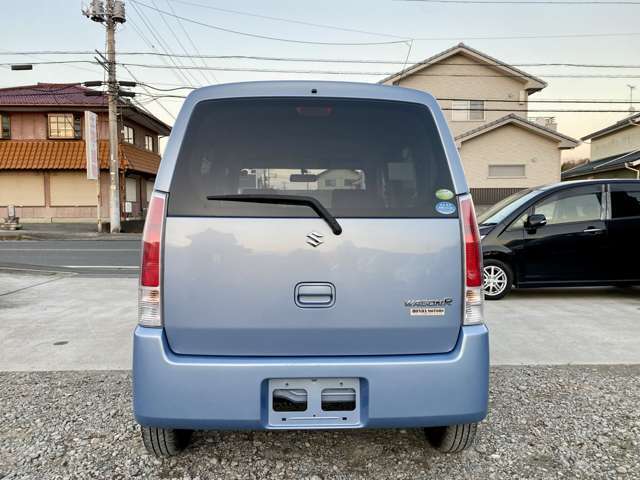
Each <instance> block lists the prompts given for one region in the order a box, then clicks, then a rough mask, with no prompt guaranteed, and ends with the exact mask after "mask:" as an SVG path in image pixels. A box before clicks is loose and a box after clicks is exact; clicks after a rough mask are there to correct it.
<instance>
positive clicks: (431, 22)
mask: <svg viewBox="0 0 640 480" xmlns="http://www.w3.org/2000/svg"><path fill="white" fill-rule="evenodd" d="M82 3H83V2H81V1H79V0H30V1H29V2H15V1H12V0H0V12H2V13H1V14H0V15H1V16H0V18H1V19H2V29H3V35H2V41H1V42H0V63H33V62H41V61H47V60H48V61H55V60H92V58H93V55H79V54H74V55H64V56H63V55H44V54H39V55H31V56H26V55H9V54H8V53H7V52H26V51H43V50H46V51H75V50H83V51H86V50H89V51H92V50H94V49H100V50H103V49H104V43H105V32H104V27H103V26H102V25H101V24H99V23H95V22H92V21H90V20H89V19H87V18H86V17H84V16H82V14H81V7H82ZM85 3H86V2H85ZM125 4H126V10H127V20H128V21H127V22H126V23H125V24H124V25H122V26H121V27H119V29H118V31H117V35H116V42H117V50H118V51H123V52H127V51H128V52H132V51H145V52H149V51H156V52H162V51H163V46H165V47H166V48H167V49H168V50H169V52H170V53H184V52H185V51H186V52H187V53H189V54H193V53H196V51H198V52H199V53H200V54H203V55H234V56H242V55H249V56H263V57H276V58H303V59H340V60H343V61H344V60H346V61H347V62H343V63H318V62H289V61H287V62H282V61H272V60H255V59H250V60H242V59H207V60H206V65H208V66H210V67H219V68H221V70H217V71H213V72H205V71H198V70H189V71H187V72H186V73H184V76H183V74H182V73H181V72H180V71H176V69H173V70H171V69H168V68H161V69H150V68H144V67H137V66H130V67H128V68H129V70H130V72H131V74H130V73H129V72H127V71H125V70H124V69H123V68H122V67H119V68H118V78H119V79H129V80H131V79H133V78H134V77H135V79H137V80H138V81H140V82H145V83H149V84H151V85H153V86H155V87H156V88H174V87H176V86H184V85H189V84H191V85H195V86H201V85H204V84H211V83H228V82H238V81H247V80H274V79H310V80H311V79H316V80H347V81H362V82H376V81H378V80H380V79H381V78H383V77H384V76H385V75H383V74H382V73H391V72H393V71H395V70H398V69H400V68H401V67H402V64H403V62H404V61H405V60H407V54H408V53H409V52H408V48H409V42H407V41H405V40H406V39H417V40H414V41H413V43H412V46H411V52H410V53H409V57H408V63H409V64H410V63H412V62H415V61H420V60H423V59H425V58H427V57H430V56H431V55H433V54H435V53H438V52H440V51H442V50H445V49H447V48H449V47H451V46H452V45H455V44H456V43H458V42H460V41H464V42H465V43H466V44H468V45H470V46H471V47H473V48H476V49H478V50H481V51H483V52H485V53H487V54H489V55H491V56H493V57H495V58H498V59H500V60H502V61H505V62H507V63H510V64H513V65H518V64H531V63H574V64H575V63H581V64H585V63H587V64H607V65H615V64H622V65H636V66H638V68H570V67H561V66H526V67H519V68H521V69H523V70H525V71H527V72H528V73H531V74H534V75H536V76H539V77H541V78H543V79H544V80H546V81H547V82H548V84H549V86H548V87H547V88H545V89H544V90H543V91H542V92H539V93H536V94H534V95H532V96H531V98H530V100H544V99H554V100H555V99H608V100H611V99H615V100H619V101H624V100H628V99H629V88H628V87H627V85H628V84H631V85H637V86H638V87H639V88H638V89H637V90H636V91H635V97H636V100H638V101H640V24H638V18H640V3H638V4H631V5H606V4H605V5H558V4H555V5H553V4H539V5H528V4H520V5H517V4H516V5H514V4H504V3H503V4H484V5H477V4H446V3H444V4H443V3H428V2H422V1H403V0H349V1H339V0H322V1H311V0H297V1H285V0H261V1H260V0H236V1H235V2H223V1H222V0H136V1H135V2H134V0H125ZM145 5H149V6H152V7H154V6H155V7H156V8H159V9H161V10H165V11H167V12H175V14H177V15H179V16H181V17H185V18H189V19H193V20H195V21H197V22H201V23H206V24H210V25H214V26H217V27H221V28H223V29H227V30H235V31H241V32H245V33H250V34H254V35H258V36H264V37H278V38H284V39H289V40H296V41H306V42H318V43H329V44H330V43H352V44H358V45H326V44H324V45H319V44H305V43H293V42H284V41H276V40H271V39H266V38H257V37H250V36H245V35H239V34H236V33H232V32H228V31H221V30H216V29H213V28H209V27H205V26H203V25H198V24H194V23H189V22H187V21H184V20H183V21H178V20H177V19H175V18H172V17H168V16H161V15H160V14H159V13H158V12H157V11H154V10H152V9H150V8H148V7H146V6H145ZM207 6H209V7H214V8H219V9H232V10H236V11H239V12H246V13H250V14H254V15H258V16H248V15H240V14H238V13H232V12H225V11H220V10H215V9H211V8H205V7H207ZM260 16H269V17H280V18H283V19H287V20H295V21H297V22H309V23H315V24H323V25H330V26H333V27H339V28H342V29H350V30H360V31H363V32H364V31H366V32H371V33H362V32H353V31H344V30H338V29H335V28H333V29H331V28H324V27H316V26H311V25H305V24H300V23H292V22H286V21H280V20H274V19H267V18H263V17H260ZM148 27H151V30H152V31H150V30H149V28H148ZM185 32H187V33H188V35H189V37H190V38H189V37H187V35H186V34H185ZM374 33H375V34H374ZM612 33H613V34H617V36H601V34H612ZM174 34H175V36H174ZM577 34H589V35H597V36H592V37H575V36H573V37H571V36H572V35H577ZM514 36H515V37H518V36H526V37H540V36H556V37H558V36H564V38H509V39H505V38H504V37H514ZM490 37H493V38H490ZM495 37H503V38H495ZM398 41H399V42H400V43H391V44H380V43H383V42H398ZM191 42H193V43H191ZM363 43H377V45H362V44H363ZM363 59H366V60H379V61H383V62H393V63H374V64H363V63H351V62H349V60H351V61H352V60H363ZM118 61H121V62H129V63H142V64H155V65H160V66H163V67H166V65H171V60H170V59H166V58H161V57H151V56H124V55H122V56H119V57H118ZM179 61H181V62H183V65H189V66H191V67H194V66H197V67H199V66H202V65H203V63H202V61H201V60H199V59H196V60H193V61H194V62H195V63H192V62H191V60H189V59H181V60H179ZM242 68H249V69H263V70H264V69H267V70H274V69H276V70H278V69H279V70H282V69H289V70H291V69H294V70H303V71H308V70H320V71H327V70H331V71H340V72H351V73H347V74H340V75H329V74H323V73H312V74H308V73H278V72H246V71H233V70H230V69H242ZM354 72H367V73H374V74H373V75H360V74H354ZM376 73H378V74H376ZM576 74H578V75H585V74H586V75H593V74H596V75H618V76H620V75H631V76H636V77H637V78H555V77H553V75H576ZM102 78H103V71H102V70H101V68H100V67H99V66H96V65H90V64H66V65H34V70H33V71H11V70H9V69H8V68H3V67H0V87H6V86H14V85H28V84H33V83H37V82H55V83H57V82H60V83H62V82H82V81H87V80H101V79H102ZM135 91H136V92H140V93H145V91H144V90H143V89H142V88H140V87H137V88H136V89H135ZM148 92H151V93H160V92H159V91H158V90H148ZM187 92H188V90H180V91H174V92H166V93H169V94H171V95H176V94H177V95H182V94H186V93H187ZM137 100H139V101H140V102H142V103H143V104H144V105H145V107H146V108H148V109H149V110H150V111H151V112H152V113H154V114H155V115H157V116H158V117H159V118H161V119H162V120H164V121H166V122H167V123H169V124H171V123H172V121H173V120H172V116H175V115H176V114H177V112H178V111H179V109H180V105H181V102H182V100H181V99H179V98H164V99H162V100H157V101H153V100H152V98H151V97H149V96H142V95H140V96H139V97H137ZM158 102H160V103H158ZM529 108H530V109H542V108H549V109H603V110H625V111H626V110H627V109H628V108H629V105H628V104H588V105H580V104H535V103H531V104H530V106H529ZM636 109H637V110H640V103H639V104H637V105H636ZM530 115H531V116H534V115H539V116H555V117H556V119H557V122H558V125H559V126H558V130H559V131H560V132H561V133H564V134H566V135H570V136H572V137H575V138H579V137H582V136H584V135H586V134H588V133H590V132H592V131H595V130H597V129H599V128H602V127H605V126H607V125H609V124H611V123H613V122H614V121H617V120H620V119H621V118H624V117H625V116H626V114H625V113H568V112H564V113H554V112H549V113H545V112H540V113H531V114H530ZM588 155H589V146H588V145H587V144H584V145H582V146H580V147H578V148H577V149H575V150H570V151H565V152H564V153H563V159H564V160H570V159H574V158H583V157H587V156H588Z"/></svg>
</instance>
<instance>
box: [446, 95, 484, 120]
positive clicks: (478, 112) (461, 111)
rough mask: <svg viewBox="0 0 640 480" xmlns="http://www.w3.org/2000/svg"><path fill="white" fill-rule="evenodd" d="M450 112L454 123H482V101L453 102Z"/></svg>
mask: <svg viewBox="0 0 640 480" xmlns="http://www.w3.org/2000/svg"><path fill="white" fill-rule="evenodd" d="M451 110H452V111H451V120H453V121H454V122H469V121H471V122H478V121H480V122H481V121H484V100H454V101H453V102H452V104H451Z"/></svg>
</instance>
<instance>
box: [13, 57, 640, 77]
mask: <svg viewBox="0 0 640 480" xmlns="http://www.w3.org/2000/svg"><path fill="white" fill-rule="evenodd" d="M168 56H169V57H171V56H172V55H168ZM68 63H72V64H73V63H86V64H95V63H96V62H95V61H91V60H51V61H43V62H31V64H32V65H60V64H68ZM8 65H11V63H10V62H4V63H0V66H8ZM118 65H122V66H124V65H126V66H129V67H139V68H148V69H170V70H174V69H177V70H213V71H221V72H224V71H228V72H254V73H285V74H287V73H290V74H306V75H311V74H313V75H364V76H385V75H393V74H396V73H398V72H395V71H394V72H389V71H384V72H373V71H356V70H351V71H346V70H304V69H274V68H249V67H215V66H213V67H212V66H207V67H199V66H189V65H184V66H181V65H175V64H174V65H173V66H171V65H158V64H149V63H129V62H119V63H118ZM412 75H413V76H420V77H465V78H503V77H511V78H531V76H530V75H526V74H495V75H489V74H472V73H459V74H457V73H440V74H433V73H420V72H416V73H413V74H412ZM536 76H540V77H548V78H565V79H566V78H581V79H592V78H599V79H620V78H640V73H639V74H630V75H619V74H615V75H614V74H555V73H537V74H536ZM182 80H183V81H184V80H186V82H185V83H189V84H192V82H190V81H188V80H187V79H186V78H183V79H182Z"/></svg>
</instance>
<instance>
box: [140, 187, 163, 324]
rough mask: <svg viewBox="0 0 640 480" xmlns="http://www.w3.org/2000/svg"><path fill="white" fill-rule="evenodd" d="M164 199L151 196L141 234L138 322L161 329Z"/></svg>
mask: <svg viewBox="0 0 640 480" xmlns="http://www.w3.org/2000/svg"><path fill="white" fill-rule="evenodd" d="M165 198H166V197H165V195H164V194H163V193H159V192H154V193H153V196H152V197H151V201H150V202H149V210H148V211H147V220H146V221H145V224H144V230H143V233H142V260H141V262H140V288H139V292H138V323H139V324H140V325H143V326H145V327H161V326H162V319H161V316H160V265H161V255H162V228H163V225H164V208H165Z"/></svg>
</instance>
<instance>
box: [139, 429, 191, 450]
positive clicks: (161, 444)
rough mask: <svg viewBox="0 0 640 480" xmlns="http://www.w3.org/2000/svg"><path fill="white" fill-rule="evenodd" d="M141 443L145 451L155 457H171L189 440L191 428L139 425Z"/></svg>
mask: <svg viewBox="0 0 640 480" xmlns="http://www.w3.org/2000/svg"><path fill="white" fill-rule="evenodd" d="M141 430H142V443H144V446H145V448H146V449H147V452H149V453H150V454H151V455H154V456H156V457H173V456H174V455H177V454H179V453H180V452H182V451H183V450H184V449H185V448H187V445H189V441H190V440H191V434H192V433H193V432H192V431H191V430H174V429H171V428H153V427H141Z"/></svg>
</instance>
